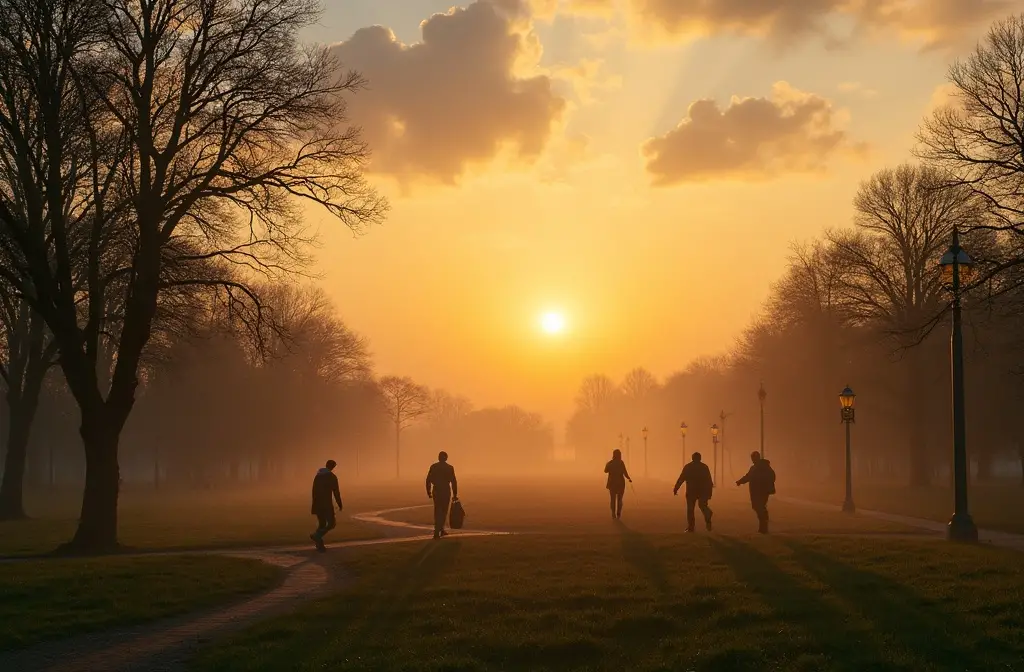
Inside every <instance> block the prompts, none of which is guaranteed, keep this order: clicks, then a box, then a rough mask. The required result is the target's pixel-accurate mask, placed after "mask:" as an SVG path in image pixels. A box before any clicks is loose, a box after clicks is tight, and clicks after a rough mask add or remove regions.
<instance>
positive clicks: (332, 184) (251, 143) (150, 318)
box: [0, 0, 385, 551]
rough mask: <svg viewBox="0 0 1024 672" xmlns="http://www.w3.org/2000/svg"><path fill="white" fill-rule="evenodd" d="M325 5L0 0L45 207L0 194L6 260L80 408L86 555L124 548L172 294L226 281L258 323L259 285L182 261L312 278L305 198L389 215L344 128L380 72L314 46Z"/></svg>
mask: <svg viewBox="0 0 1024 672" xmlns="http://www.w3.org/2000/svg"><path fill="white" fill-rule="evenodd" d="M317 9H318V7H317V3H316V2H314V1H312V0H275V1H274V2H266V0H103V1H100V0H42V1H40V0H0V26H2V27H0V40H2V45H0V62H2V68H3V74H2V75H0V77H2V78H3V79H2V80H0V81H2V82H3V84H2V86H3V91H2V93H3V95H6V96H7V97H8V98H9V100H10V102H9V103H8V104H7V105H6V106H5V108H6V109H5V110H4V111H3V112H0V114H2V115H3V118H2V120H0V126H2V127H3V129H4V131H5V133H4V136H3V137H2V138H0V140H2V141H3V144H4V147H3V149H2V150H0V151H2V153H3V155H4V158H3V159H2V160H5V161H10V162H12V163H13V164H14V166H15V170H16V174H17V175H18V177H19V180H20V186H21V188H22V190H23V191H24V193H25V198H26V199H27V200H28V201H29V203H30V216H29V218H28V220H27V221H23V220H22V219H20V218H17V217H13V216H11V214H10V213H9V212H8V211H6V209H5V208H4V207H2V203H0V233H2V236H0V245H2V249H0V253H2V257H3V258H2V262H3V263H2V265H0V272H2V273H3V275H4V277H5V279H6V280H7V281H8V282H10V283H11V285H12V286H13V287H14V288H15V289H16V291H17V292H18V293H19V295H20V296H23V297H24V298H25V299H26V300H27V301H28V302H29V303H30V304H31V305H32V307H33V308H34V309H35V310H36V311H37V312H38V313H39V315H40V316H41V317H42V318H43V319H44V320H45V322H46V324H47V326H48V327H49V328H50V330H51V332H52V333H53V337H54V339H55V341H56V343H57V346H58V349H59V352H60V356H59V362H60V367H61V369H62V371H63V373H64V376H65V378H66V380H67V383H68V387H69V389H70V390H71V393H72V395H73V396H74V398H75V400H76V402H77V404H78V407H79V410H80V413H81V429H80V432H81V435H82V440H83V444H84V447H85V455H86V483H85V489H84V493H83V500H82V512H81V516H80V519H79V525H78V529H77V531H76V533H75V537H74V539H73V540H72V542H71V543H70V544H69V548H70V549H72V550H83V551H95V550H106V549H110V548H113V547H116V545H117V500H118V482H119V467H118V442H119V437H120V434H121V431H122V429H123V427H124V424H125V421H126V420H127V418H128V416H129V414H130V413H131V410H132V407H133V405H134V402H135V396H136V389H137V387H138V385H139V368H140V363H141V361H142V357H143V353H144V351H145V348H146V345H147V343H148V342H149V340H150V337H151V335H152V333H153V325H154V320H155V319H156V316H157V313H158V306H159V297H160V296H161V294H162V293H163V292H166V291H169V290H172V289H173V288H174V287H179V286H186V285H211V284H215V285H217V286H219V287H221V288H223V289H224V291H226V292H228V293H229V294H230V295H231V300H232V301H242V302H245V303H248V304H249V305H254V306H256V308H255V309H254V314H256V315H259V312H260V311H259V309H258V306H259V304H260V298H259V295H258V293H257V292H256V291H255V289H254V288H253V287H252V286H251V285H249V284H247V283H246V282H244V281H243V280H239V279H225V278H209V277H207V276H205V275H204V274H202V273H199V274H197V277H189V273H188V272H187V271H186V270H183V269H186V268H187V266H188V264H189V263H195V264H197V265H200V266H202V267H204V268H205V264H206V262H208V261H209V260H211V259H218V260H221V261H224V262H225V263H233V264H236V265H238V266H239V267H240V268H242V269H243V270H244V271H246V272H247V273H249V274H250V275H252V274H254V273H270V274H273V273H280V272H288V271H291V270H295V269H296V268H298V267H299V266H300V265H301V264H302V263H303V262H304V261H305V260H306V259H305V257H304V255H303V249H304V244H305V243H306V242H307V241H308V237H307V235H306V233H305V231H304V229H303V227H302V225H301V222H302V218H301V209H300V208H301V207H302V206H301V204H302V203H303V202H304V203H308V204H312V205H314V206H319V207H322V208H324V209H326V210H327V211H328V212H329V213H330V214H332V215H334V216H335V217H337V218H338V219H339V220H340V221H341V223H343V224H344V225H346V226H348V227H350V228H352V229H353V230H361V229H363V228H364V227H366V226H367V225H369V224H372V223H374V222H376V221H378V220H379V219H380V218H381V217H382V216H383V213H384V211H385V204H384V202H383V201H382V200H381V199H380V198H379V197H378V196H377V195H376V194H375V193H374V192H373V190H372V189H370V188H369V187H367V185H366V183H365V182H364V180H363V178H362V175H361V167H362V165H363V163H364V161H365V159H366V158H367V148H366V147H365V145H364V144H363V143H362V142H361V141H360V139H359V136H358V134H357V132H356V131H355V130H353V129H350V128H348V127H347V126H346V124H345V117H344V95H345V94H348V93H351V92H353V91H355V90H356V89H358V88H359V87H360V86H361V85H362V79H361V78H360V77H359V76H358V75H356V74H355V73H348V74H343V73H341V72H340V70H339V68H338V66H337V64H336V63H335V62H333V60H332V59H331V57H330V55H329V53H328V51H327V50H326V49H322V48H314V47H310V46H307V45H304V44H302V43H301V42H300V40H299V32H300V31H301V30H302V29H303V28H305V27H306V26H308V25H310V24H311V23H312V22H314V21H315V20H316V18H317ZM169 250H178V251H181V253H180V254H170V255H169V254H168V251H169ZM169 258H173V259H174V261H175V263H176V264H177V265H178V267H179V271H181V272H179V273H178V274H177V275H176V276H175V278H174V279H173V280H172V279H169V278H168V276H167V275H166V274H165V273H164V268H165V265H166V264H167V263H168V259H169ZM242 277H245V276H242ZM111 293H118V294H120V295H121V297H122V299H123V300H118V301H111V300H110V297H109V294H111ZM111 304H115V305H118V306H120V307H121V312H120V314H119V320H118V322H119V331H118V339H117V343H116V348H115V351H114V355H113V357H112V361H113V363H114V364H113V370H112V375H111V376H110V380H109V385H108V384H106V381H104V380H103V378H102V377H101V375H100V374H99V373H98V369H99V367H98V359H99V355H100V350H101V345H102V343H103V336H102V335H103V333H104V326H105V323H106V321H107V319H108V315H109V313H108V308H109V306H110V305H111Z"/></svg>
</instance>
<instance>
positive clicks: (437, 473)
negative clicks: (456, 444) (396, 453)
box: [427, 450, 459, 539]
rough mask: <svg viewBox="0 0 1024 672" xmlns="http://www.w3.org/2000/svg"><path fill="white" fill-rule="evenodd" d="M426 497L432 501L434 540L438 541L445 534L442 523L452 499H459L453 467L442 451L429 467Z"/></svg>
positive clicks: (446, 454)
mask: <svg viewBox="0 0 1024 672" xmlns="http://www.w3.org/2000/svg"><path fill="white" fill-rule="evenodd" d="M427 497H432V498H433V499H434V539H440V538H441V537H443V536H444V535H446V534H447V532H445V531H444V521H445V518H447V517H448V507H450V506H451V504H452V497H455V499H458V498H459V482H458V481H457V480H455V467H453V466H452V465H450V464H448V453H446V452H444V451H443V450H442V451H441V452H440V453H438V454H437V462H434V463H433V464H432V465H430V469H429V470H428V471H427Z"/></svg>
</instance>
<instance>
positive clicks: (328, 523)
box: [309, 460, 341, 553]
mask: <svg viewBox="0 0 1024 672" xmlns="http://www.w3.org/2000/svg"><path fill="white" fill-rule="evenodd" d="M336 466H338V463H337V462H335V461H334V460H327V464H326V466H323V467H321V468H320V469H319V470H318V471H317V472H316V476H314V477H313V506H312V508H311V509H310V513H312V514H313V515H314V516H316V520H317V528H316V532H314V533H313V534H311V535H309V538H310V539H312V540H313V543H315V544H316V550H318V551H320V552H321V553H323V552H324V551H326V550H327V547H326V546H324V535H325V534H327V533H328V532H330V531H331V530H333V529H334V526H335V525H337V524H338V521H337V519H336V518H335V517H334V502H332V501H331V498H332V497H333V498H334V501H335V502H337V503H338V511H341V490H340V489H339V488H338V477H337V476H335V475H334V468H335V467H336Z"/></svg>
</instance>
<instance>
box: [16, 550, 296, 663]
mask: <svg viewBox="0 0 1024 672" xmlns="http://www.w3.org/2000/svg"><path fill="white" fill-rule="evenodd" d="M280 576H281V573H280V570H279V568H277V567H272V566H269V565H266V564H263V563H261V562H259V561H256V560H247V559H240V558H219V557H206V556H159V557H147V558H116V557H115V558H103V559H68V560H46V561H33V562H15V563H6V564H4V565H0V623H3V627H2V628H0V651H2V650H9V649H14V648H18V647H22V646H26V645H29V644H32V643H35V642H41V641H49V640H54V639H61V638H65V637H70V636H73V635H78V634H82V633H85V632H91V631H96V630H102V629H104V628H108V627H113V626H118V625H128V624H136V623H143V622H146V621H152V620H155V619H158V618H163V617H165V616H173V615H176V614H182V613H187V612H192V611H195V610H198V609H203V608H205V607H210V606H212V605H216V604H220V603H222V602H225V601H228V600H231V599H232V598H235V597H238V596H240V595H244V594H247V593H252V592H256V591H259V590H261V589H264V588H268V587H270V586H272V585H273V584H274V583H276V582H277V581H278V579H279V578H280Z"/></svg>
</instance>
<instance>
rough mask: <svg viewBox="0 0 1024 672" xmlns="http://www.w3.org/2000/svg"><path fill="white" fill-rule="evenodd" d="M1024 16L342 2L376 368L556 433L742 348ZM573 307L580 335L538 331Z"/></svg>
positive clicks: (340, 247) (648, 1)
mask: <svg viewBox="0 0 1024 672" xmlns="http://www.w3.org/2000/svg"><path fill="white" fill-rule="evenodd" d="M1022 10H1024V2H1021V1H1020V0H1005V1H1003V0H477V1H476V2H471V3H464V4H457V5H452V3H451V2H438V1H435V0H325V5H324V12H323V14H322V16H321V19H320V21H319V23H318V24H317V25H315V26H312V27H310V28H309V29H308V30H307V32H306V34H305V36H304V37H305V39H307V40H309V41H313V42H318V43H322V44H326V45H331V46H332V49H333V50H334V53H335V54H336V56H337V57H338V58H339V59H340V61H341V62H342V63H343V64H344V65H345V66H346V67H348V68H354V69H356V70H358V71H359V72H361V73H362V74H363V76H364V77H366V79H367V80H368V86H367V88H366V89H365V90H364V91H362V92H360V93H358V94H357V95H355V96H354V97H352V99H351V100H350V106H349V114H350V119H351V122H352V123H353V124H355V125H358V126H359V127H361V128H362V132H363V137H364V139H365V140H367V142H369V144H370V147H371V149H372V151H373V156H372V158H371V160H370V163H369V165H368V171H369V172H368V175H369V179H370V181H371V183H372V184H373V185H374V186H375V187H376V188H378V189H379V190H380V192H381V193H382V194H384V195H386V196H387V197H388V199H389V200H390V203H391V211H390V213H389V216H388V219H387V222H386V223H385V224H383V225H381V226H378V227H374V228H373V229H371V230H370V231H368V232H367V233H365V234H364V235H362V236H359V237H354V236H353V235H352V234H351V233H350V232H348V231H347V230H343V229H342V228H341V227H340V226H339V225H338V224H337V223H335V222H332V221H330V220H329V219H327V218H325V217H320V216H317V217H314V223H315V225H316V226H317V228H318V229H319V231H320V236H321V241H322V245H321V248H320V249H319V251H318V264H319V270H320V272H321V274H322V278H323V284H324V287H325V289H326V290H327V291H328V293H329V294H330V296H331V298H332V300H333V301H334V303H335V304H336V306H337V308H338V310H339V311H340V313H341V315H342V316H343V318H344V319H345V320H346V322H347V323H348V324H349V326H351V327H352V328H354V329H355V330H357V331H359V332H360V333H362V334H364V335H365V336H366V337H367V338H368V339H369V342H370V346H371V350H372V352H373V355H374V358H375V363H376V370H377V373H378V374H380V375H391V374H398V375H409V376H412V377H413V378H414V379H416V380H417V381H419V382H421V383H424V384H427V385H429V386H431V387H441V388H445V389H447V390H449V391H450V392H453V393H457V394H463V395H465V396H467V397H469V398H471V399H472V400H473V401H474V402H475V403H476V404H477V405H478V406H485V405H505V404H511V403H518V404H521V405H523V406H525V407H527V408H528V409H529V410H534V411H539V412H542V413H544V414H545V415H546V416H547V417H548V418H549V419H551V420H552V421H555V422H556V423H561V422H563V421H564V420H565V419H566V418H567V417H568V415H569V414H570V413H571V410H572V403H573V396H574V395H575V392H576V389H577V388H578V386H579V383H580V381H581V380H582V379H583V378H584V377H585V376H587V375H590V374H593V373H605V374H608V375H611V376H612V377H614V378H620V377H621V376H623V375H624V374H625V373H626V372H627V371H628V370H629V369H631V368H633V367H636V366H643V367H646V368H647V369H649V370H650V371H652V372H653V373H654V374H655V375H657V376H658V377H660V378H664V377H666V376H668V375H671V374H672V373H673V372H675V371H678V370H680V369H682V368H684V367H685V366H686V364H687V363H688V362H689V361H691V360H693V359H694V358H695V357H699V356H702V355H714V354H720V353H723V352H725V351H726V350H727V349H728V348H730V347H731V346H732V344H733V343H734V341H735V339H736V337H737V336H738V335H739V334H740V332H741V331H742V329H743V328H744V327H745V326H746V325H747V324H749V322H750V321H751V320H752V319H753V318H754V317H755V316H756V315H757V314H758V312H759V311H760V309H761V306H762V304H763V302H764V300H765V299H766V297H767V295H768V293H769V291H770V288H771V284H772V282H773V281H775V280H776V279H777V278H778V277H779V276H780V275H781V273H782V272H783V271H784V269H785V266H786V262H787V257H788V255H789V248H790V245H791V244H792V243H794V242H799V241H804V240H808V239H811V238H814V237H816V236H818V235H820V234H821V233H822V232H823V231H824V230H826V229H828V228H832V227H840V226H845V225H847V224H848V222H849V221H850V217H851V201H852V198H853V196H854V194H855V193H856V190H857V188H858V185H859V183H860V181H861V180H864V179H866V178H867V177H869V176H870V175H871V173H872V172H874V171H876V170H879V169H881V168H883V167H887V166H894V165H897V164H899V163H900V162H903V161H907V160H912V154H911V151H912V149H913V146H914V135H915V132H916V131H917V129H918V126H919V124H920V122H921V120H922V119H923V117H924V116H925V115H926V114H927V113H928V112H929V111H930V110H931V109H933V108H934V107H935V106H936V105H939V104H942V102H943V100H944V99H945V95H946V91H947V90H948V88H947V85H946V72H947V70H948V68H949V65H950V64H951V63H952V62H953V60H954V59H956V58H957V57H959V56H963V55H965V54H967V53H969V52H970V50H972V49H973V48H974V45H975V44H976V43H977V41H978V40H979V39H980V38H981V37H983V36H984V33H985V31H986V30H987V29H988V27H989V25H991V23H992V21H994V20H997V19H999V18H1002V17H1004V16H1007V15H1009V14H1011V13H1013V12H1015V11H1022ZM551 310H556V311H560V312H561V313H562V314H563V315H564V317H565V320H566V330H565V331H564V333H562V334H559V335H557V336H552V335H549V334H546V333H545V332H544V331H543V330H542V329H541V328H540V326H539V325H540V317H541V315H542V314H543V313H544V312H546V311H551Z"/></svg>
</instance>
